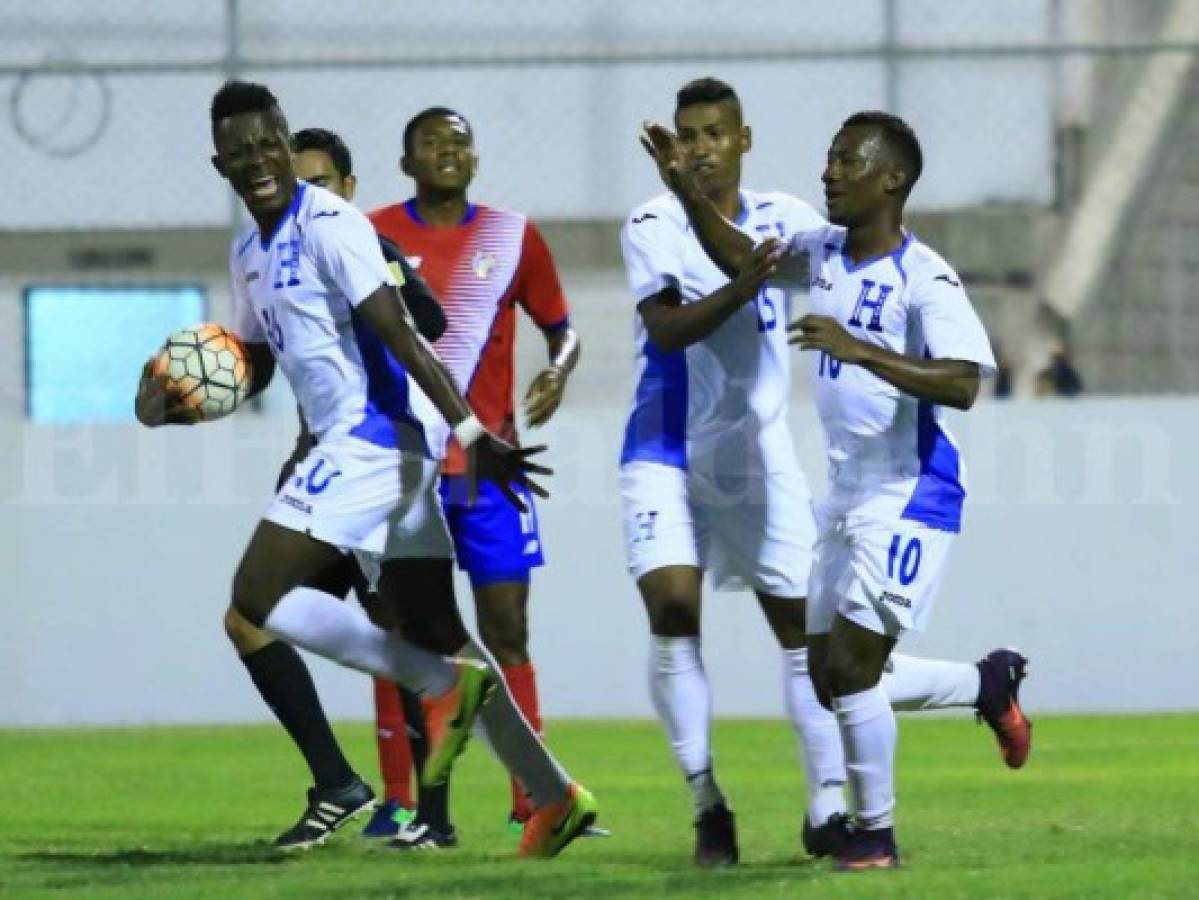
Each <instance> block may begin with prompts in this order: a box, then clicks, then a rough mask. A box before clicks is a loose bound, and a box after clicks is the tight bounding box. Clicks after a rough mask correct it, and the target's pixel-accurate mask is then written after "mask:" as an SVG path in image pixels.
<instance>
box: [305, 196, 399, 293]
mask: <svg viewBox="0 0 1199 900" xmlns="http://www.w3.org/2000/svg"><path fill="white" fill-rule="evenodd" d="M308 236H309V246H310V248H311V251H312V254H313V256H314V257H315V259H316V263H317V266H318V267H319V269H320V271H321V273H322V275H324V277H326V278H327V279H329V281H331V282H332V283H333V284H334V285H335V286H336V287H337V288H338V290H340V291H341V293H342V294H344V295H345V297H346V299H347V300H348V301H349V302H350V305H351V306H357V305H358V304H359V303H361V302H362V301H363V300H365V299H366V298H367V297H369V296H370V295H371V294H373V293H374V292H375V291H376V290H378V289H379V286H380V285H383V284H389V285H392V286H395V283H396V279H395V276H394V275H393V274H392V272H391V269H390V268H389V267H388V265H387V262H386V260H384V259H383V251H382V250H381V249H380V248H379V236H378V234H376V232H375V229H374V228H372V227H371V224H370V222H369V221H367V218H366V216H364V215H363V214H362V213H360V212H359V211H358V210H356V209H354V208H353V207H351V206H349V205H346V206H343V207H341V208H340V209H338V210H336V211H335V212H333V214H320V215H317V216H314V217H313V218H312V221H311V224H310V226H309V231H308Z"/></svg>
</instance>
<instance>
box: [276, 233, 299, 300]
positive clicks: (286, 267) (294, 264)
mask: <svg viewBox="0 0 1199 900" xmlns="http://www.w3.org/2000/svg"><path fill="white" fill-rule="evenodd" d="M276 249H277V250H278V251H279V274H278V275H276V276H275V290H279V289H280V288H283V287H295V286H296V285H298V284H299V283H300V239H299V238H292V239H291V240H290V241H280V242H279V243H278V244H277V245H276Z"/></svg>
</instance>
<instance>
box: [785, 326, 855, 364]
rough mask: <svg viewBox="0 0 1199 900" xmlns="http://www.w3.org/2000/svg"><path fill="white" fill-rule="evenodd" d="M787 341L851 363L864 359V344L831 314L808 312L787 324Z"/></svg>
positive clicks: (801, 347) (802, 348) (804, 348)
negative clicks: (819, 314)
mask: <svg viewBox="0 0 1199 900" xmlns="http://www.w3.org/2000/svg"><path fill="white" fill-rule="evenodd" d="M787 334H788V336H787V343H788V344H792V345H794V346H796V347H798V348H799V349H800V350H821V351H823V352H825V353H827V354H828V355H829V356H831V357H832V358H833V359H836V360H840V361H841V362H846V363H849V364H851V365H856V364H858V363H861V362H862V360H863V359H864V356H863V353H862V351H863V349H864V347H865V345H864V344H863V343H862V342H861V341H859V340H858V339H857V338H855V337H854V336H853V335H852V334H850V333H849V332H848V331H846V330H845V329H844V328H842V327H841V323H840V322H838V321H837V320H836V319H834V318H832V317H831V316H816V315H812V314H811V313H809V314H808V315H806V316H804V317H803V318H801V319H798V320H796V321H794V322H792V323H791V324H790V325H788V326H787Z"/></svg>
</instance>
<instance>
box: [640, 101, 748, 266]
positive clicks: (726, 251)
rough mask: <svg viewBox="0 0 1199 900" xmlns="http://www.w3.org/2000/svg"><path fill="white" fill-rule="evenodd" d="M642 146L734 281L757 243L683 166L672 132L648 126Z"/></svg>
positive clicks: (716, 260) (707, 249)
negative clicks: (728, 215)
mask: <svg viewBox="0 0 1199 900" xmlns="http://www.w3.org/2000/svg"><path fill="white" fill-rule="evenodd" d="M641 146H643V147H644V148H645V152H646V153H648V154H649V155H650V157H651V158H652V159H653V160H654V162H655V163H657V166H658V174H659V175H660V176H661V177H662V181H663V183H664V184H665V185H666V187H668V188H669V189H670V190H671V191H672V192H673V193H674V195H675V196H676V197H678V198H679V202H680V203H681V204H682V205H683V211H684V212H686V213H687V218H688V219H689V220H690V222H691V227H692V228H694V229H695V236H696V237H697V238H699V242H700V244H701V245H702V246H703V248H704V252H705V253H707V254H708V256H709V257H711V259H712V262H714V263H716V265H717V266H718V267H719V268H720V270H721V271H722V272H724V274H726V275H728V276H729V277H730V278H733V277H734V276H736V274H737V273H738V272H740V271H741V270H742V269H743V268H745V266H746V265H748V264H749V261H750V255H751V254H752V253H753V249H754V242H753V240H752V239H751V238H750V237H749V236H748V235H746V234H744V233H743V232H742V231H741V230H740V229H739V228H737V226H736V225H734V224H733V223H732V222H730V221H729V220H728V219H726V218H725V217H724V216H723V215H722V214H721V212H720V210H718V209H717V208H716V205H715V204H714V203H713V202H712V201H711V200H709V199H708V198H707V197H705V196H704V195H703V193H702V192H701V191H700V190H699V188H698V187H697V186H696V184H695V180H694V178H692V176H691V174H690V173H689V172H688V171H687V168H686V166H684V165H683V153H682V149H681V148H680V147H679V144H678V138H677V137H676V136H675V135H674V133H673V132H672V131H670V130H669V129H667V128H665V127H664V126H662V125H659V124H657V123H655V122H647V123H646V124H645V126H644V133H643V134H642V136H641Z"/></svg>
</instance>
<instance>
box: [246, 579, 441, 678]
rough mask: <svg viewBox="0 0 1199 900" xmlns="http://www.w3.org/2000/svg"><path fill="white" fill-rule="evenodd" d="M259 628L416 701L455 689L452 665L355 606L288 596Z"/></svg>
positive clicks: (316, 594)
mask: <svg viewBox="0 0 1199 900" xmlns="http://www.w3.org/2000/svg"><path fill="white" fill-rule="evenodd" d="M264 627H265V628H266V630H267V631H269V632H270V633H271V634H273V635H275V636H276V637H279V638H282V639H283V640H285V641H287V642H288V643H290V644H295V645H296V646H297V647H302V648H304V649H305V650H309V651H311V652H312V653H315V654H317V655H318V656H323V657H325V659H331V660H333V661H334V662H336V663H340V664H341V665H343V666H346V667H348V668H351V669H358V670H360V671H362V672H369V673H370V674H372V675H379V676H381V677H383V678H390V679H391V680H392V681H397V682H399V683H400V684H401V685H403V686H404V687H405V688H407V689H408V690H410V691H412V692H413V693H415V694H417V695H419V696H422V697H423V696H431V697H436V696H439V695H441V694H444V693H445V692H446V691H448V690H449V689H450V688H452V687H453V686H454V681H455V680H456V679H457V677H458V673H457V670H456V669H455V668H454V666H453V665H451V664H450V663H449V661H447V660H446V659H445V657H442V656H438V655H437V654H435V653H430V652H428V651H427V650H422V649H420V648H419V647H417V646H416V645H415V644H410V643H408V642H407V641H405V640H404V639H403V638H400V637H398V636H396V635H394V634H391V633H390V632H387V631H384V630H383V629H382V628H379V627H378V626H376V625H375V624H374V623H372V622H371V620H370V619H368V618H367V617H366V613H364V612H362V610H360V609H359V608H358V607H357V606H356V605H353V604H349V603H344V602H342V601H341V600H338V599H337V598H336V597H334V596H332V595H331V594H326V593H324V592H323V591H318V590H314V589H313V588H306V587H298V588H293V589H292V590H290V591H288V592H287V594H285V595H284V596H283V599H281V600H280V601H279V602H278V603H276V604H275V608H274V609H272V610H271V613H270V615H268V616H267V617H266V622H265V623H264Z"/></svg>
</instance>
